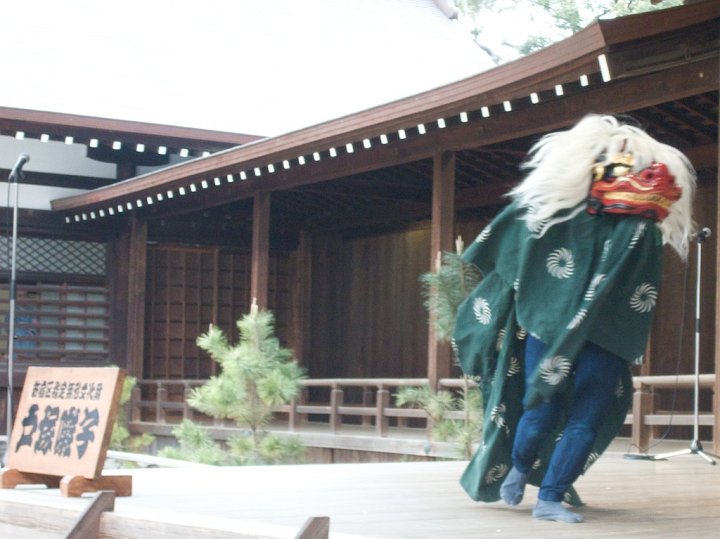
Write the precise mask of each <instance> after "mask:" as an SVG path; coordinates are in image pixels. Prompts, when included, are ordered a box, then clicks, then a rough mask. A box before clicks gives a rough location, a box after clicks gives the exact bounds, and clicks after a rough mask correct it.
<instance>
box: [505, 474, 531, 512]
mask: <svg viewBox="0 0 720 539" xmlns="http://www.w3.org/2000/svg"><path fill="white" fill-rule="evenodd" d="M526 482H527V474H525V473H522V472H520V471H518V469H517V468H515V466H513V467H512V469H511V470H510V473H508V475H507V477H506V478H505V481H503V484H502V485H501V486H500V497H501V498H502V499H503V501H504V502H505V503H507V504H509V505H517V504H519V503H520V502H521V501H522V499H523V494H524V493H525V483H526Z"/></svg>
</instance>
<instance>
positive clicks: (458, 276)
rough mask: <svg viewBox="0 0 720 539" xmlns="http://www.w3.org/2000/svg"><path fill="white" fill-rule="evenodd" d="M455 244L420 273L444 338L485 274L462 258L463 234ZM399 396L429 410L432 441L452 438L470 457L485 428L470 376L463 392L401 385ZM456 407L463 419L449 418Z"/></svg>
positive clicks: (403, 402)
mask: <svg viewBox="0 0 720 539" xmlns="http://www.w3.org/2000/svg"><path fill="white" fill-rule="evenodd" d="M455 246H456V252H455V253H453V252H449V251H445V252H443V253H442V254H439V256H438V260H437V261H436V265H435V271H432V272H428V273H425V274H423V275H421V276H420V282H421V283H422V285H423V288H422V293H423V297H424V298H425V307H426V308H427V310H428V313H429V314H430V323H431V324H434V326H435V336H436V338H437V340H438V341H440V342H448V341H450V340H451V338H452V334H453V331H454V329H455V319H456V318H457V311H458V308H459V307H460V304H461V303H462V302H463V301H464V300H465V298H466V297H467V296H468V294H469V293H470V292H471V291H472V289H473V288H475V286H476V285H477V284H478V282H479V281H480V278H481V274H480V271H479V270H478V268H477V267H476V266H474V265H473V264H468V263H466V262H464V261H463V260H462V252H463V249H464V246H463V242H462V239H461V238H460V237H458V239H457V240H456V242H455ZM395 397H396V403H397V405H398V406H415V407H420V408H422V409H424V410H425V411H426V413H427V414H428V421H429V423H430V429H429V440H428V443H429V442H430V440H432V439H433V438H435V439H437V440H441V441H443V440H452V441H455V442H457V443H458V444H459V445H460V450H461V454H462V456H463V457H465V458H469V457H470V455H471V454H472V451H473V444H474V443H475V442H477V440H478V439H479V437H480V431H481V428H482V417H481V413H480V411H481V409H482V395H481V393H480V391H479V390H478V388H477V387H476V386H475V385H474V384H473V383H472V379H471V378H470V377H468V376H464V377H463V387H462V393H461V394H460V395H459V396H457V395H453V394H452V393H450V392H448V391H434V390H433V389H432V388H430V387H423V388H401V389H400V390H399V391H398V393H397V394H396V395H395ZM454 410H462V411H463V412H464V418H463V420H462V421H455V420H450V419H446V414H447V412H450V411H454Z"/></svg>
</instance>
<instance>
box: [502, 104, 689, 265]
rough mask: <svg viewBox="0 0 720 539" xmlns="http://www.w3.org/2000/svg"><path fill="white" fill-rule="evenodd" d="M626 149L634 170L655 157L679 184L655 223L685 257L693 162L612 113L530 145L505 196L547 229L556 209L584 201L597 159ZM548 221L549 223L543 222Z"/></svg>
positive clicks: (533, 225) (589, 118) (531, 224)
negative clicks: (524, 173) (660, 219)
mask: <svg viewBox="0 0 720 539" xmlns="http://www.w3.org/2000/svg"><path fill="white" fill-rule="evenodd" d="M628 152H629V153H631V154H632V155H633V158H634V167H633V170H634V171H636V172H637V171H640V170H643V169H644V168H647V167H648V166H650V164H651V163H653V162H658V163H664V164H665V165H667V167H668V169H669V171H670V173H671V174H672V175H673V176H675V182H676V183H677V185H678V186H680V188H681V189H682V196H681V197H680V200H678V201H677V202H675V203H674V204H673V205H672V206H671V208H670V213H669V215H668V216H667V218H666V219H665V220H664V221H663V222H662V223H658V227H659V228H660V230H661V231H662V237H663V241H664V243H667V244H670V245H671V246H672V247H673V248H674V249H675V250H676V251H677V253H678V254H679V255H680V256H681V257H682V258H685V257H686V256H687V251H688V244H689V242H690V237H691V236H692V234H693V232H694V229H695V224H694V222H693V218H692V201H693V199H694V197H695V183H696V177H695V170H694V169H693V166H692V165H691V164H690V161H689V160H688V159H687V157H685V156H684V155H683V154H682V153H681V152H680V151H679V150H677V149H676V148H673V147H672V146H668V145H667V144H663V143H662V142H659V141H657V140H655V139H654V138H652V137H651V136H650V135H648V134H647V133H646V132H645V131H643V130H642V129H640V128H638V127H634V126H631V125H627V124H623V123H621V122H620V121H619V120H618V119H616V118H615V117H613V116H603V115H596V114H591V115H588V116H585V117H584V118H583V119H582V120H580V121H579V122H578V123H577V124H576V125H575V126H574V127H572V128H571V129H569V130H567V131H559V132H556V133H550V134H548V135H545V136H544V137H543V138H542V139H540V141H538V142H537V144H535V145H534V146H533V147H532V148H531V150H530V153H529V156H528V160H527V161H526V162H525V163H524V164H523V165H522V167H523V168H524V169H526V170H529V171H530V172H529V173H528V175H527V176H526V177H525V179H524V180H523V181H522V182H521V183H520V185H518V186H517V187H515V188H514V189H513V190H512V191H510V193H509V196H511V197H513V198H514V199H515V200H517V202H518V203H519V204H520V206H522V207H526V208H528V209H529V211H528V215H527V217H526V219H527V221H528V225H529V227H530V228H531V229H533V228H540V229H542V228H543V226H544V227H545V229H547V228H548V227H549V226H552V224H554V223H556V222H558V219H555V220H553V217H554V216H555V215H556V214H557V212H559V211H561V210H570V209H572V208H576V207H577V206H578V205H580V204H582V203H583V202H584V201H585V200H586V198H587V196H588V193H589V191H590V183H591V181H592V180H591V170H592V167H593V165H594V164H595V163H596V162H598V161H600V162H602V163H603V164H608V163H609V162H610V160H611V159H612V157H613V156H614V155H616V154H618V153H628ZM574 214H575V213H574V212H573V213H572V214H571V216H572V215H574ZM561 220H562V219H561ZM548 221H549V224H547V225H544V222H548Z"/></svg>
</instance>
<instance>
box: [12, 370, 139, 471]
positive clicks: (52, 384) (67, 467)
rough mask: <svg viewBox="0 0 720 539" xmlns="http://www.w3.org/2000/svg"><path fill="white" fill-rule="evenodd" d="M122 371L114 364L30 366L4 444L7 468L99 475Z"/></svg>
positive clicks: (112, 421)
mask: <svg viewBox="0 0 720 539" xmlns="http://www.w3.org/2000/svg"><path fill="white" fill-rule="evenodd" d="M124 379H125V373H124V372H123V371H122V369H119V368H117V367H87V368H84V367H82V368H81V367H78V368H75V367H29V368H28V371H27V375H26V377H25V385H24V386H23V391H22V396H21V398H20V404H19V406H18V408H17V416H16V417H15V423H14V427H13V430H12V438H11V440H10V444H9V446H8V453H7V454H8V462H7V467H8V468H16V469H18V470H20V471H23V472H32V473H41V474H48V475H62V476H64V475H81V476H83V477H87V478H88V479H92V478H95V477H97V476H98V475H99V474H100V472H101V470H102V467H103V464H104V463H105V454H106V452H107V446H108V444H109V443H110V435H111V434H112V428H113V425H114V424H115V416H116V415H117V409H118V403H119V400H120V393H121V391H122V383H123V380H124Z"/></svg>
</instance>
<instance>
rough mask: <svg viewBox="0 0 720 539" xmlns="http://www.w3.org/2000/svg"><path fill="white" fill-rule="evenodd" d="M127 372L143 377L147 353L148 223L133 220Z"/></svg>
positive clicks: (131, 229)
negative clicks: (145, 354)
mask: <svg viewBox="0 0 720 539" xmlns="http://www.w3.org/2000/svg"><path fill="white" fill-rule="evenodd" d="M128 248H129V253H128V260H129V264H128V266H129V267H128V276H127V282H128V289H127V291H128V294H127V302H128V311H127V316H128V318H127V320H128V322H127V371H128V374H129V375H131V376H136V377H137V378H142V377H143V363H144V353H145V288H146V277H147V222H146V221H141V220H140V219H138V218H137V217H135V216H132V217H131V218H130V232H129V242H128Z"/></svg>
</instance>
